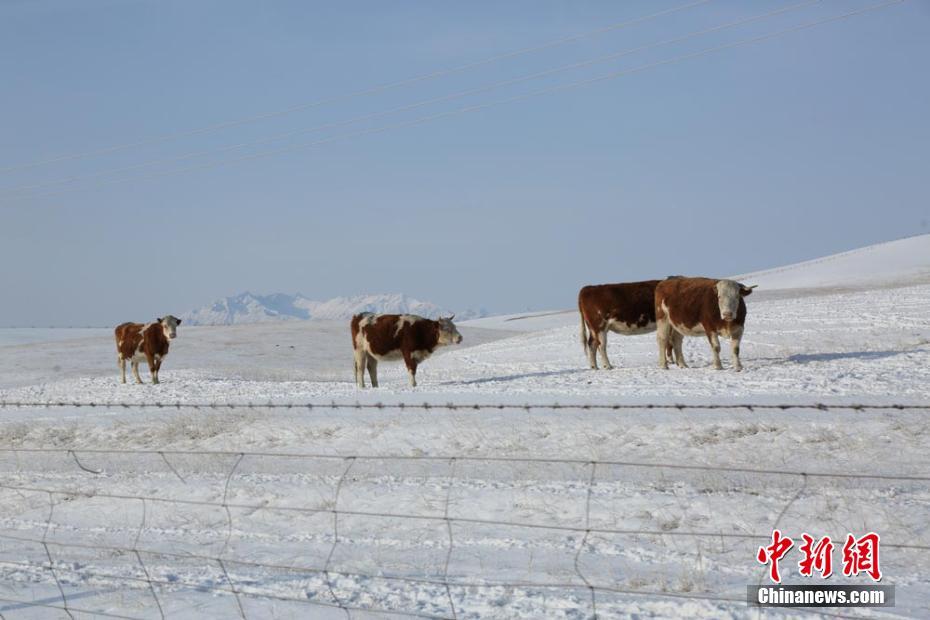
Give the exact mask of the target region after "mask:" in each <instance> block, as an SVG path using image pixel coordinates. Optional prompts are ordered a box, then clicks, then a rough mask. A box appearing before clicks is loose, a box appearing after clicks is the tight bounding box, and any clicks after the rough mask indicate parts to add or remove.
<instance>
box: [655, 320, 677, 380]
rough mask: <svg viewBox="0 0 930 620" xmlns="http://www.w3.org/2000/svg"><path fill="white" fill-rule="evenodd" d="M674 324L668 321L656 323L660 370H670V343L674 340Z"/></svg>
mask: <svg viewBox="0 0 930 620" xmlns="http://www.w3.org/2000/svg"><path fill="white" fill-rule="evenodd" d="M673 338H674V337H673V336H672V324H671V323H670V322H669V320H668V319H665V318H662V319H659V320H658V321H656V342H657V343H658V345H659V368H661V369H662V370H668V342H669V339H673ZM673 342H674V340H673Z"/></svg>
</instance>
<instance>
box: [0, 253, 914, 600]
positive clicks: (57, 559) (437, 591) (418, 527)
mask: <svg viewBox="0 0 930 620" xmlns="http://www.w3.org/2000/svg"><path fill="white" fill-rule="evenodd" d="M917 239H918V240H922V245H921V243H916V242H914V241H913V240H904V241H903V242H895V243H897V244H898V245H894V244H890V245H891V246H892V247H891V248H890V249H889V248H888V247H885V248H884V249H883V250H882V251H883V252H885V253H886V254H888V255H889V256H891V257H892V259H887V258H886V259H882V260H873V261H872V263H873V264H872V267H871V268H868V267H863V266H862V265H868V264H869V261H863V260H862V254H861V253H852V254H851V256H847V255H841V256H840V257H839V258H837V259H835V260H832V261H829V262H828V264H829V265H831V267H830V269H829V270H827V271H826V272H824V267H823V264H824V263H822V262H819V263H814V265H815V267H809V268H808V267H804V266H803V265H801V266H798V267H796V268H793V271H792V270H788V271H777V272H775V273H776V274H777V278H778V281H777V282H776V281H775V280H774V279H773V280H771V281H770V282H769V291H768V292H766V290H765V286H766V275H765V274H759V275H758V276H757V278H758V279H757V280H747V282H748V283H755V282H756V281H758V282H759V283H760V284H761V287H760V290H759V292H758V294H754V295H753V296H751V297H749V298H748V300H747V301H748V306H749V317H748V320H747V328H746V336H745V337H744V339H743V345H742V351H743V363H744V366H745V369H744V371H743V372H741V373H735V372H733V371H732V370H730V369H729V364H728V357H727V354H726V352H727V351H728V349H727V347H724V354H723V359H724V366H725V368H726V370H723V371H714V370H712V369H711V368H710V355H709V351H708V347H707V344H706V342H705V341H703V340H701V339H696V338H695V339H688V340H686V344H685V355H686V357H687V359H688V361H689V363H690V364H691V366H692V367H691V368H690V369H685V370H679V369H674V368H673V369H671V370H668V371H660V370H659V369H658V367H657V352H656V345H655V337H654V335H651V334H650V335H646V336H637V337H620V336H616V335H611V338H610V351H609V352H610V355H611V359H612V361H613V363H614V364H615V365H616V366H617V368H615V369H614V370H612V371H591V370H588V369H587V366H586V361H585V357H584V354H583V352H582V350H581V345H580V343H579V336H578V331H579V325H578V321H579V319H578V315H577V313H576V312H551V313H536V314H533V315H514V316H508V317H492V318H487V319H479V320H476V321H472V322H468V323H465V324H463V325H462V327H461V331H462V334H463V336H464V339H465V342H464V343H463V345H462V346H460V347H456V348H449V349H446V350H443V351H442V352H441V353H439V354H437V355H436V356H434V357H433V358H432V359H430V360H428V361H427V362H425V363H424V364H423V365H422V366H421V368H420V371H419V374H418V378H419V381H420V386H419V387H418V388H416V389H411V388H409V387H408V386H407V380H406V371H405V370H404V369H403V366H402V364H383V365H382V366H381V368H380V375H381V376H380V379H381V384H382V386H383V387H382V388H380V389H378V390H376V391H375V390H367V391H364V392H362V391H359V390H358V389H357V388H356V387H355V385H354V382H353V380H352V355H351V345H350V341H349V335H348V329H347V325H346V324H345V322H310V323H295V322H287V323H282V324H261V325H248V326H232V327H195V328H187V329H185V326H183V325H182V327H181V328H180V330H179V338H178V340H177V341H176V342H175V343H174V344H173V345H172V350H171V355H170V356H169V357H168V359H167V361H166V362H165V366H164V368H163V370H162V373H161V377H162V384H161V385H158V386H153V385H151V384H146V385H141V386H138V385H132V384H129V385H120V384H119V383H118V372H117V367H116V359H115V351H114V350H113V348H114V347H113V343H112V339H111V336H110V335H109V333H108V332H105V333H103V334H97V333H92V334H87V335H84V334H79V335H78V336H79V337H76V338H67V339H60V338H59V337H58V335H57V334H56V335H53V336H51V337H49V338H44V340H45V341H44V342H28V341H29V340H43V338H40V337H39V336H37V335H35V336H32V337H29V338H27V337H26V336H25V335H24V334H17V336H16V337H17V338H19V340H15V339H12V337H11V340H8V341H3V342H0V399H2V400H5V401H30V402H59V401H63V402H75V401H76V402H81V403H91V402H93V403H97V404H98V405H99V404H104V406H98V407H94V408H87V407H80V408H79V407H74V406H61V407H55V408H38V407H29V406H26V407H13V408H4V409H2V410H0V416H2V417H0V472H2V474H0V506H2V509H0V614H2V615H3V617H4V618H20V617H23V618H39V617H41V618H45V617H55V614H59V615H61V616H62V617H67V615H66V612H65V611H64V610H60V609H56V606H63V602H62V601H63V598H62V592H63V593H64V598H65V599H66V600H67V605H68V607H69V609H70V610H71V613H72V614H73V615H74V616H75V617H81V616H82V613H81V612H80V611H77V610H85V611H89V612H93V613H95V614H98V615H99V614H102V613H109V614H114V615H118V616H126V617H142V618H158V617H160V616H161V613H162V612H163V613H164V615H165V616H168V617H180V618H188V617H191V618H192V617H204V616H207V617H216V618H229V617H241V616H244V617H247V618H264V617H282V618H298V617H320V618H329V617H332V618H344V617H350V618H368V617H385V616H387V617H406V616H407V615H411V614H413V615H421V616H426V617H443V618H446V617H455V618H512V617H530V618H578V619H580V618H590V617H592V616H593V615H594V612H595V610H596V613H597V617H600V618H614V617H621V618H625V617H630V618H652V617H657V618H665V617H702V618H727V617H732V618H757V617H760V616H766V617H768V616H771V617H776V618H784V617H808V616H814V617H816V616H818V615H819V614H818V613H817V612H815V611H814V610H795V611H787V610H781V611H774V610H767V611H764V612H761V613H760V612H759V611H758V610H756V609H750V608H748V607H747V605H746V603H745V596H746V586H747V585H755V584H758V583H760V581H761V580H762V579H763V577H764V575H765V574H766V570H767V569H766V568H765V567H763V566H762V565H760V564H757V563H756V561H755V559H754V558H755V554H756V550H757V548H758V547H759V545H762V544H767V542H766V541H767V539H769V541H770V536H771V532H772V529H773V527H775V526H776V524H777V526H778V527H779V528H780V529H781V530H782V531H783V532H785V533H786V534H788V535H790V536H792V537H794V538H796V539H799V538H800V535H801V533H802V532H809V533H811V534H814V535H815V536H817V537H819V536H823V535H826V534H829V535H831V536H832V537H833V539H834V540H842V539H843V538H845V535H846V533H847V532H852V533H855V534H857V535H861V534H864V533H866V532H868V531H876V532H878V533H880V534H881V536H882V547H881V554H882V555H881V563H882V570H883V573H884V575H885V577H884V580H883V583H886V584H894V585H895V586H896V588H897V592H896V594H897V604H896V607H894V608H886V609H881V610H879V609H867V610H851V609H847V610H843V612H842V614H841V617H913V618H920V617H928V616H930V552H928V550H927V546H928V545H930V477H928V476H930V419H928V411H930V409H923V410H921V409H915V410H895V409H879V410H871V409H870V410H861V411H860V410H854V409H851V408H849V407H843V406H842V405H851V404H873V405H891V404H922V405H927V406H928V407H930V284H928V283H926V282H925V280H924V273H925V272H926V271H927V270H926V269H925V270H923V271H922V267H921V266H922V265H923V267H930V264H928V263H930V261H927V263H924V257H923V254H922V253H921V252H924V253H926V249H927V248H930V237H920V238H917ZM915 243H916V246H917V250H915V249H914V246H915ZM885 245H886V246H887V245H889V244H885ZM895 248H898V249H897V250H896V249H895ZM908 257H910V258H908ZM850 261H852V263H850ZM851 264H852V266H850V265H851ZM889 265H890V266H889ZM814 268H816V269H819V270H820V271H817V272H816V273H815V274H814V275H811V274H810V269H814ZM870 269H871V271H870ZM786 273H794V274H795V278H794V279H791V278H788V277H787V276H786V275H785V274H786ZM872 273H878V274H879V275H880V276H881V278H884V279H883V280H881V278H879V280H881V281H880V282H879V280H876V279H875V278H873V277H871V275H870V274H872ZM851 274H858V275H857V276H856V277H854V275H851ZM889 274H891V275H889ZM895 274H898V275H897V276H895ZM892 276H893V277H892ZM769 277H773V278H774V277H775V276H769ZM857 278H858V279H857ZM890 281H894V282H896V283H897V287H895V288H892V287H889V286H886V284H887V282H890ZM876 282H877V283H876ZM814 284H816V285H817V286H819V287H821V288H820V289H819V290H814V291H812V290H799V289H810V288H811V286H813V285H814ZM823 287H826V289H824V288H823ZM831 287H833V288H849V289H850V290H843V291H842V292H830V291H831V290H832V289H831ZM853 289H854V290H853ZM3 337H4V336H3V332H2V330H0V338H3ZM23 338H26V341H24V340H23ZM23 342H27V343H25V344H23ZM142 374H143V377H145V378H146V379H148V375H147V371H146V370H145V369H144V368H143V371H142ZM156 402H161V403H168V404H172V403H176V402H182V403H200V404H203V405H205V407H203V408H199V409H195V408H186V407H182V408H180V409H179V408H176V407H175V408H154V407H148V408H142V407H138V406H137V407H133V406H129V407H124V406H120V405H106V403H136V404H139V405H143V404H148V405H151V404H153V403H156ZM332 402H335V403H341V404H352V403H360V404H362V405H372V404H378V403H380V404H383V405H384V406H383V407H382V408H359V409H354V408H347V409H346V408H339V409H335V408H331V407H327V406H325V405H326V404H328V403H332ZM215 403H238V404H244V403H254V404H256V405H259V406H256V407H254V408H230V409H223V408H210V407H208V406H206V405H210V404H215ZM289 403H290V404H300V405H303V404H306V403H313V404H315V405H317V406H315V407H313V408H306V407H295V408H293V409H288V408H286V407H285V408H282V407H276V408H268V407H262V406H260V405H268V404H275V405H286V404H289ZM401 403H404V404H406V405H416V404H422V403H432V404H434V405H447V404H448V405H455V406H456V407H457V408H450V407H438V408H430V409H422V408H412V407H409V406H408V407H404V408H401V407H400V404H401ZM554 403H558V404H560V405H561V406H562V407H561V408H558V409H556V408H552V407H547V405H552V404H554ZM747 403H748V404H758V405H764V404H768V405H772V404H786V405H790V404H811V403H827V404H832V405H836V406H837V407H836V408H830V409H825V410H820V409H795V408H788V409H755V410H748V409H744V408H739V407H738V405H741V404H747ZM466 404H468V405H474V404H481V405H497V404H505V405H509V406H511V407H510V408H506V409H496V408H478V409H475V408H470V409H463V408H462V405H466ZM615 404H616V405H623V406H624V407H625V408H622V409H617V410H611V409H603V408H584V405H597V406H603V405H615ZM645 404H658V405H664V407H660V408H654V409H647V408H645V407H638V406H633V405H645ZM677 404H691V405H693V404H714V405H726V407H725V408H720V409H687V408H685V409H678V408H676V407H674V405H677ZM517 405H530V407H528V408H519V407H514V406H517ZM631 406H633V407H631ZM350 457H354V458H350ZM805 474H806V475H805ZM821 474H835V476H831V475H821ZM885 475H891V476H892V477H882V476H885ZM908 476H909V478H908ZM797 559H798V556H797V554H796V550H792V553H791V554H790V555H789V556H788V558H787V559H786V560H785V561H783V563H782V571H783V573H786V577H785V582H786V583H813V584H816V583H821V582H820V581H818V580H805V579H803V578H801V577H799V576H798V574H797ZM50 562H51V563H50ZM834 562H835V563H837V564H838V563H839V562H840V554H839V550H838V552H837V556H836V557H835V559H834ZM830 582H831V583H857V584H864V583H870V582H869V581H868V580H867V579H863V578H861V577H860V578H856V579H849V580H847V579H846V578H843V577H840V578H837V577H836V576H834V577H833V578H831V580H830ZM15 601H34V602H38V603H39V604H42V605H48V606H49V607H36V606H31V605H29V604H23V603H18V602H15ZM343 608H344V609H343ZM826 611H827V613H828V614H829V613H836V612H837V611H838V610H826ZM376 612H383V613H376ZM85 617H86V614H85Z"/></svg>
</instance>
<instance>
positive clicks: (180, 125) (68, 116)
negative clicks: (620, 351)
mask: <svg viewBox="0 0 930 620" xmlns="http://www.w3.org/2000/svg"><path fill="white" fill-rule="evenodd" d="M878 2H880V0H873V1H872V2H868V1H860V0H850V1H848V2H846V1H843V2H840V1H826V2H820V3H814V4H812V5H811V6H806V7H802V8H797V9H795V10H791V11H787V12H785V13H783V14H780V15H777V16H774V17H772V18H770V19H765V20H759V21H757V22H753V23H750V24H746V25H743V26H741V27H736V28H730V29H725V30H721V31H718V32H714V33H711V34H708V35H704V36H698V37H694V38H692V39H689V40H687V41H684V42H680V43H677V44H672V45H665V46H661V47H653V48H651V49H647V50H644V51H641V52H637V53H635V54H630V55H628V56H625V57H623V58H620V59H617V60H614V61H611V62H604V63H600V64H595V65H592V66H589V67H585V68H582V69H576V70H572V71H565V72H562V73H559V74H556V75H552V76H549V77H546V78H543V79H538V80H533V81H527V82H525V83H520V84H514V85H511V86H508V87H503V88H498V89H494V90H489V91H487V92H482V93H480V94H475V95H471V96H468V97H462V98H459V99H456V100H452V101H446V102H442V103H438V104H435V105H430V106H423V107H421V108H418V109H415V110H409V111H407V112H403V113H398V114H392V115H389V116H384V117H381V118H377V119H371V120H368V121H365V122H361V123H358V124H353V125H346V126H342V127H337V128H330V129H324V130H322V131H316V132H309V131H308V132H306V133H304V134H302V135H297V136H295V137H292V138H290V139H286V140H283V141H280V142H274V143H268V144H265V145H259V146H249V147H246V148H243V149H235V150H228V151H226V152H224V153H222V154H212V155H197V156H191V157H188V158H186V159H178V158H179V157H180V156H183V155H186V154H189V153H193V152H197V153H200V152H204V151H206V152H211V151H215V150H218V149H223V148H228V147H230V146H232V145H237V144H242V143H251V142H255V141H260V140H265V139H268V138H269V137H272V136H276V135H279V134H282V133H285V134H286V133H291V132H297V131H300V130H307V129H310V128H313V127H315V126H318V125H321V124H327V123H338V122H339V121H344V120H346V119H351V118H354V117H357V116H363V115H368V114H375V113H379V112H382V111H385V110H389V109H392V108H395V107H400V106H404V105H407V104H410V103H414V102H418V101H423V100H427V99H431V98H435V97H442V96H444V95H449V94H450V93H457V92H460V91H463V90H469V89H474V88H479V87H483V86H486V85H489V84H492V83H495V82H499V81H506V80H511V79H513V78H517V77H520V76H524V75H528V74H533V73H536V72H539V71H544V70H547V69H551V68H554V67H560V66H563V65H567V64H571V63H576V62H582V61H585V60H588V59H592V58H596V57H599V56H603V55H607V54H611V53H615V52H620V51H623V50H627V49H632V48H637V47H640V46H645V45H649V44H653V43H656V42H659V41H662V40H665V39H669V38H675V37H678V36H681V35H684V34H687V33H692V32H696V31H700V30H703V29H707V28H711V27H714V26H717V25H720V24H724V23H728V22H732V21H735V20H739V19H741V18H744V17H749V16H752V15H758V14H761V13H766V12H769V11H774V10H776V9H778V8H780V7H789V6H793V5H795V4H798V2H753V3H749V2H734V1H725V0H715V1H711V2H706V3H703V4H700V5H697V6H693V7H691V8H688V9H683V10H680V11H676V12H674V13H670V14H668V15H665V16H662V17H659V18H656V19H653V20H649V21H647V22H644V23H639V24H635V25H632V26H630V27H628V28H623V29H617V30H614V31H611V32H608V33H604V34H601V35H599V36H589V37H585V38H583V39H581V40H579V41H576V42H573V43H570V44H566V45H561V46H554V47H550V48H547V49H545V50H542V51H539V52H535V53H529V54H524V55H520V56H517V57H512V58H508V59H503V60H499V61H497V62H493V63H489V64H486V65H482V66H480V67H476V68H474V69H472V70H468V71H462V72H458V73H455V74H454V75H449V76H445V77H442V78H438V79H432V80H424V81H421V82H418V83H416V84H412V85H407V86H404V87H400V88H395V89H391V90H388V91H384V92H379V93H376V94H370V95H366V96H358V97H354V98H349V99H342V100H340V101H338V102H335V103H332V104H329V105H322V106H318V107H314V108H310V109H304V110H300V111H297V112H293V113H290V114H284V115H280V116H276V117H274V118H269V119H265V120H263V121H260V122H252V123H245V124H240V125H237V126H235V127H232V128H228V129H226V130H223V131H216V132H211V133H200V134H195V135H187V136H184V137H181V138H175V139H170V140H160V141H156V140H155V139H157V138H159V137H162V136H165V135H170V134H175V133H179V132H180V133H184V132H189V131H191V130H195V129H198V128H202V127H206V126H211V125H214V124H217V123H223V122H227V121H234V120H236V119H242V118H245V117H252V116H256V115H261V114H265V113H268V112H274V111H278V110H283V109H286V108H290V107H292V106H296V105H299V104H305V103H308V102H313V101H318V100H321V99H327V98H331V97H338V96H341V95H345V94H347V93H352V92H356V91H359V90H364V89H366V88H369V87H372V86H377V85H379V84H385V83H388V82H393V81H396V80H402V79H405V78H411V77H415V76H418V75H422V74H426V73H430V72H433V71H437V70H443V69H447V68H450V67H456V66H460V65H463V64H468V63H471V62H475V61H480V60H483V59H486V58H489V57H493V56H496V55H500V54H505V53H507V52H511V51H514V50H519V49H523V48H527V47H532V46H536V45H539V44H543V43H546V42H549V41H552V40H555V39H559V38H562V37H566V36H571V35H576V34H581V33H585V32H589V31H592V30H595V29H598V28H601V27H603V26H607V25H609V24H616V23H619V22H623V21H625V20H630V19H634V18H637V17H641V16H644V15H648V14H650V13H654V12H656V11H660V10H662V9H664V8H672V7H677V6H680V5H684V4H688V0H682V1H680V2H668V1H664V0H663V1H662V2H624V3H617V2H585V3H577V2H551V1H545V0H543V1H540V0H532V1H530V0H526V1H513V2H507V3H497V2H469V3H436V2H426V1H423V2H400V3H383V2H356V3H322V2H296V1H295V2H262V3H258V2H240V1H228V0H224V1H222V2H220V1H209V0H201V1H198V2H187V1H183V2H182V1H177V2H173V1H160V2H154V1H152V2H148V1H125V0H119V1H117V0H112V1H111V0H86V1H84V2H81V3H74V2H69V1H66V0H61V1H46V0H29V1H25V0H23V1H19V0H4V1H3V2H0V75H2V76H3V94H2V97H0V119H2V121H0V123H2V127H0V169H3V171H2V172H0V217H2V220H0V222H2V225H0V264H2V265H3V268H2V269H0V290H2V291H3V292H4V294H3V296H2V302H0V325H109V324H114V323H117V322H120V321H123V320H143V319H150V318H152V317H154V316H156V315H160V314H164V313H169V312H171V313H174V314H180V313H181V312H184V311H186V310H188V309H191V308H193V307H196V306H200V305H202V304H204V303H207V302H209V301H211V300H212V299H214V298H217V297H220V296H225V295H230V294H234V293H237V292H240V291H243V290H251V291H254V292H261V293H267V292H277V291H282V292H296V291H300V292H302V293H304V294H305V295H308V296H310V297H314V298H319V299H325V298H329V297H333V296H336V295H351V294H357V293H373V292H406V293H408V294H410V295H412V296H415V297H418V298H421V299H427V300H430V301H434V302H436V303H439V304H441V305H443V306H446V307H451V308H467V307H478V306H483V307H487V308H489V309H492V310H496V311H502V312H503V311H517V310H524V309H527V308H537V309H542V308H563V307H571V306H572V305H573V303H574V299H575V295H576V294H577V290H578V288H579V287H580V286H581V285H584V284H589V283H595V282H611V281H627V280H637V279H647V278H651V277H656V276H664V275H667V274H669V273H687V274H694V275H698V274H701V275H728V274H733V273H740V272H746V271H751V270H755V269H760V268H766V267H771V266H775V265H779V264H783V263H789V262H794V261H798V260H803V259H807V258H812V257H815V256H819V255H824V254H830V253H833V252H837V251H841V250H845V249H849V248H853V247H857V246H861V245H865V244H868V243H873V242H878V241H882V240H886V239H891V238H896V237H901V236H905V235H910V234H915V233H920V232H928V231H930V228H928V227H930V213H928V211H930V210H928V207H927V189H926V187H927V185H926V180H927V177H928V173H930V166H928V162H930V158H928V155H930V153H928V145H930V124H928V121H927V110H930V80H927V78H926V64H927V59H928V58H930V37H928V36H927V33H928V32H930V3H927V2H923V1H917V0H911V1H909V2H904V3H901V4H897V5H893V6H890V7H887V8H882V9H880V10H877V11H873V12H868V13H864V14H862V15H858V16H855V17H852V18H850V19H845V20H841V21H838V22H834V23H829V24H825V25H822V26H818V27H815V28H811V29H806V30H802V31H797V32H792V33H788V34H785V35H783V36H779V37H775V38H772V39H770V40H766V41H763V42H760V43H757V44H753V45H747V46H741V47H734V48H731V49H725V50H722V51H719V52H716V53H712V54H708V55H705V56H702V57H699V58H694V59H690V60H685V61H682V62H675V63H671V64H666V65H661V66H656V67H652V68H649V69H645V70H643V71H641V72H638V73H635V74H632V75H627V76H623V77H620V78H617V79H611V80H606V81H603V82H600V83H596V84H592V85H588V86H585V87H578V88H571V89H567V90H564V91H561V92H557V93H554V94H547V95H542V96H534V97H530V98H526V99H524V100H521V101H517V102H513V103H504V104H500V105H493V106H490V107H487V108H483V109H479V110H475V111H471V112H467V113H454V114H450V115H449V116H446V117H443V118H440V119H437V120H435V121H432V122H425V123H422V124H418V125H412V126H406V127H399V128H395V129H389V130H386V131H383V132H378V133H372V134H369V135H356V136H346V135H345V134H349V133H353V132H359V131H365V130H377V129H379V128H381V127H382V126H385V125H392V124H401V123H405V122H408V121H414V120H416V119H418V118H421V117H424V116H430V115H434V114H440V113H443V112H452V111H455V110H458V109H460V108H462V107H468V106H473V105H480V104H484V103H488V102H494V101H499V100H506V99H508V98H511V97H515V96H519V95H521V94H527V93H531V92H534V91H538V90H542V89H547V88H552V87H557V86H559V85H562V84H567V83H569V82H575V81H580V80H585V79H588V78H593V77H596V76H600V75H604V74H609V73H612V72H617V71H622V70H625V69H631V68H635V67H640V66H644V65H650V64H652V63H656V62H659V61H662V60H664V59H668V58H672V57H676V56H679V55H683V54H688V53H691V52H695V51H698V50H701V49H704V48H708V47H713V46H717V45H722V44H726V43H730V42H735V41H739V40H742V39H746V38H751V37H755V36H759V35H763V34H766V33H769V32H773V31H776V30H780V29H784V28H788V27H791V26H792V25H794V24H801V23H805V22H809V21H813V20H818V19H822V18H826V17H829V16H832V15H838V14H841V13H845V12H848V11H853V10H856V9H859V8H863V7H867V6H871V5H872V4H876V3H878ZM329 137H331V138H333V140H332V141H330V142H327V143H325V144H317V145H315V146H312V147H308V148H295V149H294V150H292V151H290V152H287V153H281V154H278V155H274V156H267V157H266V156H260V157H256V158H253V159H250V160H247V161H240V162H238V163H233V164H228V163H223V160H227V159H230V158H236V157H242V156H244V155H252V154H255V155H261V154H262V153H264V152H265V151H269V150H273V149H276V148H282V147H283V148H287V147H298V146H299V145H301V144H304V143H308V142H313V141H318V140H322V139H325V138H329ZM135 142H140V143H141V144H137V145H136V146H133V147H132V148H125V149H121V150H117V151H112V152H107V153H98V154H96V155H93V156H83V157H79V158H75V159H66V160H61V161H56V162H48V161H47V160H50V159H56V158H58V157H60V156H67V155H72V154H86V153H88V152H91V151H97V150H99V149H105V148H107V147H110V146H114V145H122V144H127V143H135ZM164 160H169V161H168V163H162V164H159V165H155V166H150V167H143V168H139V169H137V170H134V171H123V172H114V171H118V170H121V169H123V168H126V167H131V166H135V165H139V164H145V163H147V162H152V161H164ZM36 162H39V163H40V164H41V165H36V166H28V167H26V166H27V165H29V164H33V163H36ZM217 163H220V164H221V165H215V166H213V167H203V166H204V165H211V164H217ZM189 167H199V169H195V170H187V171H182V172H178V170H179V169H182V168H189ZM95 175H96V176H95ZM131 175H136V177H137V178H130V177H131ZM74 177H89V178H85V179H84V180H83V181H79V182H73V183H62V184H55V183H56V182H58V181H60V180H64V179H69V178H74ZM139 177H141V178H139ZM31 186H39V187H38V188H36V189H31V190H24V189H21V188H23V187H31Z"/></svg>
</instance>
